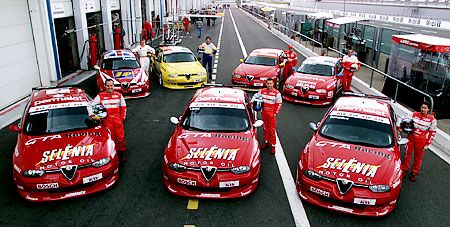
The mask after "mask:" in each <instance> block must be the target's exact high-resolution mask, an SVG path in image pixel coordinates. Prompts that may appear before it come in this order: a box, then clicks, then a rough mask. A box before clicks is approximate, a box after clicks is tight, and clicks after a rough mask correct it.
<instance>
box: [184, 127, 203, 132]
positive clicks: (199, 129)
mask: <svg viewBox="0 0 450 227" xmlns="http://www.w3.org/2000/svg"><path fill="white" fill-rule="evenodd" d="M188 130H194V131H200V132H206V130H205V129H201V128H197V127H194V126H188Z"/></svg>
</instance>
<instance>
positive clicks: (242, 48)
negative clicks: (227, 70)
mask: <svg viewBox="0 0 450 227" xmlns="http://www.w3.org/2000/svg"><path fill="white" fill-rule="evenodd" d="M229 11H230V16H231V21H233V26H234V31H235V32H236V35H237V38H238V41H239V45H240V46H241V50H242V55H243V56H244V58H247V50H246V49H245V46H244V43H243V42H242V38H241V35H240V34H239V30H238V28H237V26H236V22H235V21H234V17H233V13H232V12H231V9H229Z"/></svg>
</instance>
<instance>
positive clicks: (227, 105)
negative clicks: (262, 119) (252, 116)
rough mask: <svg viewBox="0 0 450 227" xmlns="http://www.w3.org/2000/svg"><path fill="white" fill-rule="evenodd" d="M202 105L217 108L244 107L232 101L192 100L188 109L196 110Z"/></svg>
mask: <svg viewBox="0 0 450 227" xmlns="http://www.w3.org/2000/svg"><path fill="white" fill-rule="evenodd" d="M202 107H218V108H229V109H242V110H243V109H245V106H244V105H243V104H233V103H221V102H193V103H191V105H189V109H191V110H196V109H197V108H202Z"/></svg>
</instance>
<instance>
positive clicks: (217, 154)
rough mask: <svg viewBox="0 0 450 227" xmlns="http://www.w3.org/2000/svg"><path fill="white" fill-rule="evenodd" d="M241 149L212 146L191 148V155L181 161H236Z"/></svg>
mask: <svg viewBox="0 0 450 227" xmlns="http://www.w3.org/2000/svg"><path fill="white" fill-rule="evenodd" d="M238 151H239V148H219V147H216V146H212V147H210V148H201V147H200V148H196V147H194V148H191V149H190V150H189V154H187V155H186V156H185V157H184V158H182V159H181V160H182V161H183V160H190V159H195V160H197V159H203V160H205V161H211V160H214V159H215V160H228V161H234V160H235V159H236V155H237V154H238Z"/></svg>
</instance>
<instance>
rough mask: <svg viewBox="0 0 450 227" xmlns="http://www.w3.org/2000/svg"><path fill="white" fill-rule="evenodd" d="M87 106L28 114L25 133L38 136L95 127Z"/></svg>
mask: <svg viewBox="0 0 450 227" xmlns="http://www.w3.org/2000/svg"><path fill="white" fill-rule="evenodd" d="M95 125H96V124H95V123H94V122H93V121H91V120H90V119H89V114H88V110H87V107H86V106H80V107H68V108H59V109H50V110H45V111H40V112H31V113H28V115H27V117H26V121H25V125H24V126H25V127H24V129H25V133H26V134H27V135H31V136H36V135H43V134H53V133H59V132H64V131H72V130H81V129H88V128H92V127H94V126H95Z"/></svg>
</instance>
